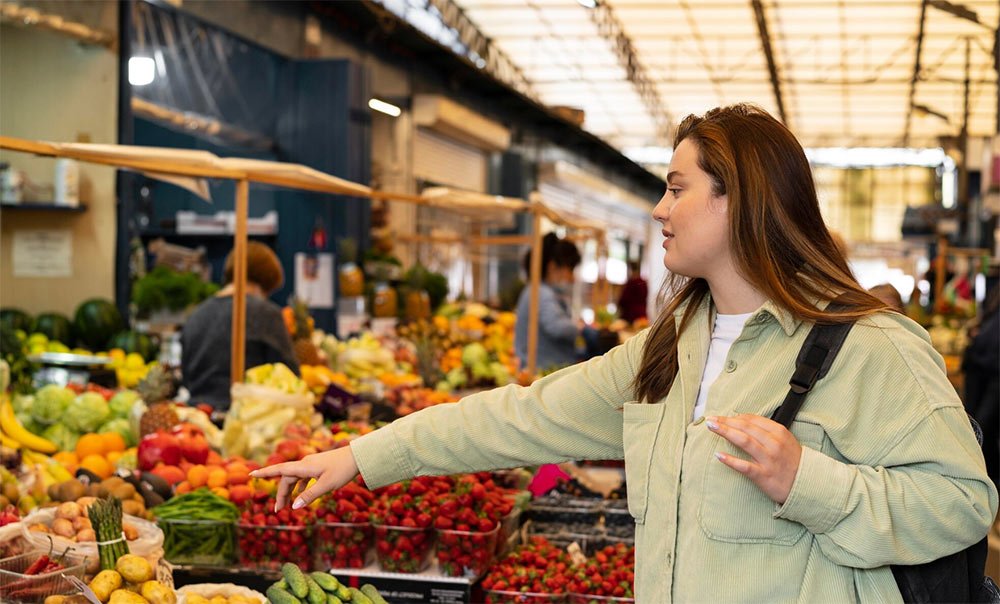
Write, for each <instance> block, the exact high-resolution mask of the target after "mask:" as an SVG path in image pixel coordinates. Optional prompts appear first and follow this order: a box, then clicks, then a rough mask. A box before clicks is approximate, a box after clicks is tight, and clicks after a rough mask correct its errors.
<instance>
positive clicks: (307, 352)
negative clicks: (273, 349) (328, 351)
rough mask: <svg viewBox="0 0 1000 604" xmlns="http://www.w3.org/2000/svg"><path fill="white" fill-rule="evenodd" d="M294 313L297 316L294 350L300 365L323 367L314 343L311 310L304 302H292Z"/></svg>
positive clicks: (293, 340)
mask: <svg viewBox="0 0 1000 604" xmlns="http://www.w3.org/2000/svg"><path fill="white" fill-rule="evenodd" d="M292 312H293V313H294V314H295V333H294V334H293V335H292V350H293V351H294V352H295V358H296V360H298V362H299V365H321V364H322V360H321V359H320V357H319V350H317V348H316V345H315V344H313V341H312V331H313V320H312V317H310V316H309V309H308V308H306V304H305V302H303V301H302V300H293V301H292Z"/></svg>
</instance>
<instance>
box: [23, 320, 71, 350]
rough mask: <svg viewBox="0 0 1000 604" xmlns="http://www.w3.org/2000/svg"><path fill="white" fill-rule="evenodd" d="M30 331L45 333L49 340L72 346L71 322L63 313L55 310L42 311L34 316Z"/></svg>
mask: <svg viewBox="0 0 1000 604" xmlns="http://www.w3.org/2000/svg"><path fill="white" fill-rule="evenodd" d="M31 331H32V332H33V333H43V334H45V335H46V336H47V337H48V338H49V341H50V342H53V341H54V342H62V343H63V344H65V345H66V346H69V347H72V346H73V324H72V323H70V320H69V318H68V317H66V316H65V315H61V314H59V313H56V312H47V313H42V314H40V315H38V316H37V317H35V326H34V328H33V329H32V330H31Z"/></svg>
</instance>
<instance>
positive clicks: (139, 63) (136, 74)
mask: <svg viewBox="0 0 1000 604" xmlns="http://www.w3.org/2000/svg"><path fill="white" fill-rule="evenodd" d="M155 77H156V64H155V63H154V62H153V59H151V58H149V57H132V58H130V59H129V60H128V83H129V84H131V85H133V86H146V85H147V84H152V83H153V78H155Z"/></svg>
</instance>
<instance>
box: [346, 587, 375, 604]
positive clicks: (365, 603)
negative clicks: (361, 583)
mask: <svg viewBox="0 0 1000 604" xmlns="http://www.w3.org/2000/svg"><path fill="white" fill-rule="evenodd" d="M348 589H350V590H351V602H354V603H356V604H373V603H372V601H371V599H370V598H369V597H368V596H366V595H365V594H364V593H362V592H361V590H360V589H357V588H355V587H349V588H348Z"/></svg>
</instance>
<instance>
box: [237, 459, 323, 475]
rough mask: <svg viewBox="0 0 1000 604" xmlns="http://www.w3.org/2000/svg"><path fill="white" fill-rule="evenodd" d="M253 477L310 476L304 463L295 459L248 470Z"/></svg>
mask: <svg viewBox="0 0 1000 604" xmlns="http://www.w3.org/2000/svg"><path fill="white" fill-rule="evenodd" d="M250 476H253V477H254V478H278V477H283V476H294V477H296V478H312V474H310V473H309V469H308V468H306V467H305V465H304V464H302V463H299V462H297V461H286V462H285V463H279V464H275V465H273V466H267V467H266V468H260V469H259V470H254V471H253V472H250Z"/></svg>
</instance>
